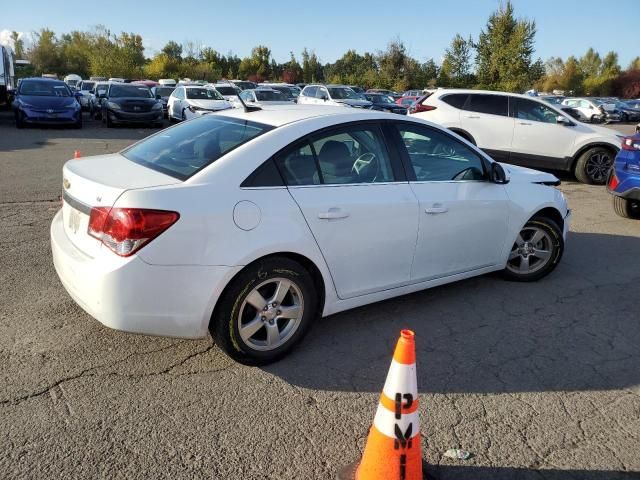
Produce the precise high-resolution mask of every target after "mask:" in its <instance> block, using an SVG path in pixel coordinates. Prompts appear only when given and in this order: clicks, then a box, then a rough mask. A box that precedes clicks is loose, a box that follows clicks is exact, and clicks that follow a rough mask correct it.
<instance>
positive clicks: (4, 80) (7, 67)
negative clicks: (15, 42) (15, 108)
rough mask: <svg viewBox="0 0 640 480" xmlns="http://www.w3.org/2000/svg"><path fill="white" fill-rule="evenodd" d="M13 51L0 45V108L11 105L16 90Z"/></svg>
mask: <svg viewBox="0 0 640 480" xmlns="http://www.w3.org/2000/svg"><path fill="white" fill-rule="evenodd" d="M13 64H14V57H13V50H11V49H10V48H9V47H6V46H3V45H0V106H2V105H9V103H10V102H11V97H12V95H13V91H14V90H15V88H16V84H15V81H16V74H15V71H14V66H13Z"/></svg>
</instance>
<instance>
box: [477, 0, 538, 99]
mask: <svg viewBox="0 0 640 480" xmlns="http://www.w3.org/2000/svg"><path fill="white" fill-rule="evenodd" d="M535 36H536V24H535V22H534V21H529V20H522V19H520V20H519V19H516V18H515V16H514V9H513V4H512V3H511V1H509V0H508V1H507V2H506V3H505V4H503V5H501V6H500V7H499V8H498V10H497V11H496V12H494V13H493V14H492V15H491V16H490V17H489V20H488V22H487V26H486V27H485V29H483V30H482V31H481V32H480V36H479V39H478V43H477V45H476V64H477V77H478V83H479V86H480V87H482V88H488V89H492V90H506V91H523V90H526V89H528V88H530V86H531V85H532V84H533V83H535V82H536V81H538V80H539V78H540V75H542V74H543V73H544V66H543V64H542V62H541V61H540V60H538V61H537V62H535V63H534V62H533V60H532V57H533V52H534V43H535Z"/></svg>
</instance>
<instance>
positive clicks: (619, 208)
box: [613, 195, 640, 219]
mask: <svg viewBox="0 0 640 480" xmlns="http://www.w3.org/2000/svg"><path fill="white" fill-rule="evenodd" d="M613 210H614V211H615V212H616V214H618V215H619V216H620V217H622V218H636V219H638V218H640V201H638V200H631V199H629V198H622V197H618V196H616V195H614V196H613Z"/></svg>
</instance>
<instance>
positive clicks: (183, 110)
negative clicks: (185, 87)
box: [180, 108, 187, 122]
mask: <svg viewBox="0 0 640 480" xmlns="http://www.w3.org/2000/svg"><path fill="white" fill-rule="evenodd" d="M186 110H187V109H186V108H183V109H182V117H180V121H181V122H184V121H185V120H186V119H187V118H186V117H185V114H184V112H185V111H186Z"/></svg>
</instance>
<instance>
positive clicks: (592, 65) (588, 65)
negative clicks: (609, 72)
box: [578, 48, 602, 78]
mask: <svg viewBox="0 0 640 480" xmlns="http://www.w3.org/2000/svg"><path fill="white" fill-rule="evenodd" d="M578 63H579V66H580V71H581V72H582V75H583V76H584V77H585V78H589V77H591V78H596V77H597V76H598V75H600V71H601V70H602V58H600V54H599V53H598V52H596V51H595V50H594V49H593V48H589V50H587V53H585V54H584V55H583V56H582V57H580V60H579V62H578Z"/></svg>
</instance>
